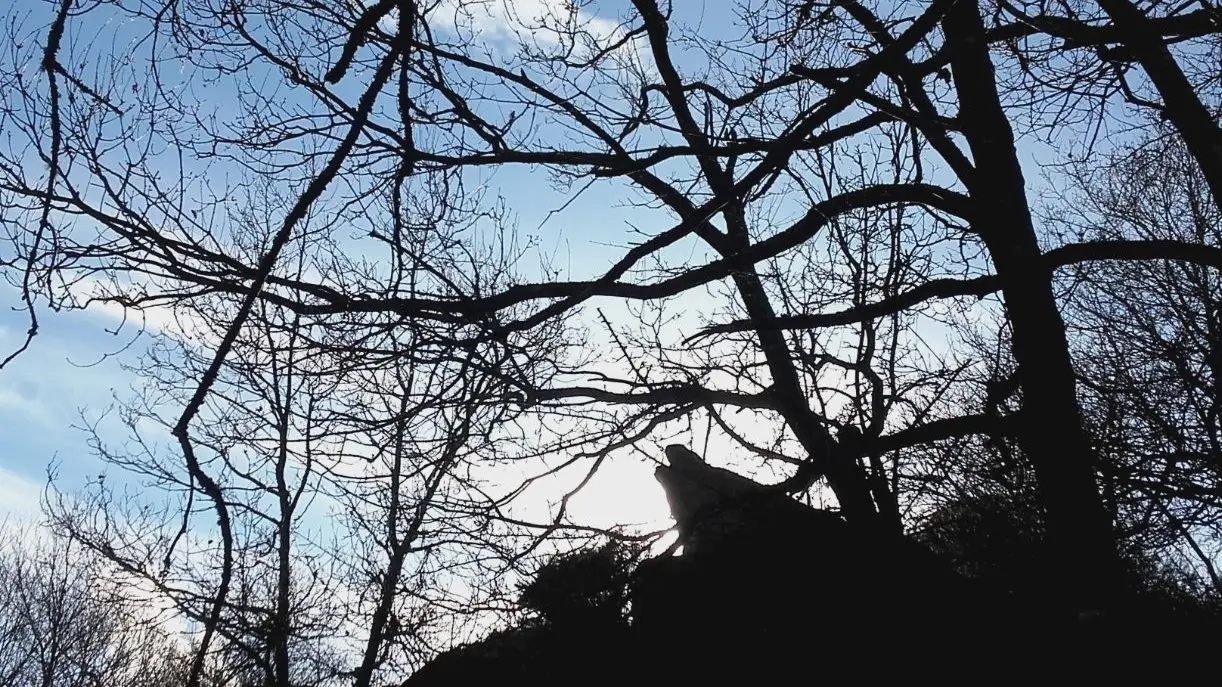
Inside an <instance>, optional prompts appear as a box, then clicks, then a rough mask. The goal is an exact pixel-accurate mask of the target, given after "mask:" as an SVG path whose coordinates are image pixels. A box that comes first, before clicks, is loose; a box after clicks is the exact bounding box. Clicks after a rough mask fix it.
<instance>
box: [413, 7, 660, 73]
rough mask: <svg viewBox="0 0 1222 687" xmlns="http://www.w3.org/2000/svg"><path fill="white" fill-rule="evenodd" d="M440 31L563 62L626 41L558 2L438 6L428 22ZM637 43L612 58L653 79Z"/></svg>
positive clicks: (607, 24)
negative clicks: (536, 51)
mask: <svg viewBox="0 0 1222 687" xmlns="http://www.w3.org/2000/svg"><path fill="white" fill-rule="evenodd" d="M428 18H429V21H430V23H431V24H432V25H433V26H434V27H435V28H438V29H441V30H443V31H446V32H449V33H452V34H455V35H458V36H461V37H463V38H469V39H474V40H478V41H480V42H482V43H484V44H486V45H489V46H492V47H498V46H499V47H503V48H510V49H512V47H516V46H531V47H535V48H540V49H548V48H560V49H562V51H563V52H566V53H567V54H566V57H568V58H570V59H574V60H582V59H586V58H588V57H591V56H593V55H594V54H595V53H596V52H602V51H603V50H605V49H607V48H610V47H611V46H612V45H614V44H615V43H617V42H619V41H621V40H622V39H623V38H624V35H625V31H624V27H623V25H622V24H621V23H620V22H618V21H615V20H612V19H607V18H606V17H601V16H598V15H596V14H593V13H591V12H589V11H587V10H585V9H582V8H580V7H577V6H576V4H575V3H568V2H557V1H556V0H484V1H483V2H472V1H471V0H441V2H439V3H438V4H437V5H436V7H435V8H434V9H433V11H432V12H431V13H430V14H429V16H428ZM642 48H643V46H642V45H641V44H640V43H639V39H636V40H630V41H627V42H626V43H625V44H624V45H622V46H620V47H619V48H617V49H616V50H615V51H613V53H612V55H611V56H612V57H613V58H615V59H617V60H619V61H620V62H621V64H622V65H624V66H627V65H631V66H633V67H635V68H637V69H639V70H642V71H643V72H644V73H653V63H652V60H650V59H649V55H648V51H647V50H643V49H642Z"/></svg>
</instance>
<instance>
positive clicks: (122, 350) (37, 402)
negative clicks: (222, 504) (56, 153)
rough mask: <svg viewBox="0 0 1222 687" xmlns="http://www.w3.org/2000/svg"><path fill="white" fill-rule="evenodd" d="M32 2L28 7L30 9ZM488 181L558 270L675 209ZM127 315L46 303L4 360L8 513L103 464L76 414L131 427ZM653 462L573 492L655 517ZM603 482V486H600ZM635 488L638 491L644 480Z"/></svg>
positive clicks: (523, 179)
mask: <svg viewBox="0 0 1222 687" xmlns="http://www.w3.org/2000/svg"><path fill="white" fill-rule="evenodd" d="M539 2H542V0H539ZM611 5H612V4H611V3H608V7H604V8H603V9H605V10H609V11H608V15H607V16H612V15H613V14H614V12H615V9H614V7H613V6H611ZM10 7H11V9H12V11H13V13H14V14H15V15H17V16H23V15H24V16H25V17H26V20H27V24H26V25H27V27H31V28H32V27H37V26H39V25H40V24H43V23H45V21H46V20H47V19H48V18H49V16H50V14H49V5H48V4H47V3H44V2H39V1H37V0H17V1H16V4H15V5H12V6H10ZM489 7H491V8H492V9H493V12H492V13H491V14H490V15H489V16H487V17H484V16H480V17H476V19H475V22H476V24H477V25H478V26H479V27H480V28H481V29H482V30H483V31H484V33H485V34H486V35H487V36H489V40H490V42H492V43H495V42H497V41H498V40H508V36H509V35H510V34H509V32H508V30H507V29H506V28H505V25H504V23H505V17H504V16H502V13H501V12H500V11H499V10H497V9H496V5H495V4H493V5H489ZM518 7H519V9H520V10H521V11H523V12H530V11H532V7H531V3H530V2H520V3H518ZM27 11H28V12H29V13H30V14H28V15H26V14H25V13H26V12H27ZM534 11H537V9H536V10H534ZM601 11H602V9H600V12H601ZM93 16H94V17H96V16H97V15H93ZM588 16H589V15H588ZM96 21H97V20H96V19H95V18H91V20H90V22H89V23H88V24H84V23H82V22H76V23H72V24H70V25H69V30H70V35H69V38H68V41H69V42H71V41H72V40H88V41H92V40H93V39H94V38H95V36H101V37H103V41H102V42H101V43H102V45H103V49H112V50H113V49H117V50H120V51H121V50H124V49H126V48H125V43H124V39H118V40H116V39H114V38H113V36H127V37H129V38H130V35H131V34H130V32H128V31H127V30H126V28H125V27H123V26H120V25H117V24H116V23H115V22H108V24H107V26H105V27H104V28H101V29H99V27H98V26H96V25H95V24H96ZM593 21H594V26H595V27H596V28H597V27H601V28H600V29H599V30H605V31H610V30H611V29H612V27H613V26H614V22H610V21H606V20H602V19H593ZM94 32H96V33H94ZM39 42H41V37H40V38H39ZM109 46H114V47H109ZM26 66H27V69H26V70H25V75H26V77H27V78H33V79H40V78H43V77H42V75H41V74H40V73H39V72H38V71H37V64H36V63H30V64H27V65H26ZM221 107H223V104H222V105H221ZM486 182H487V183H488V185H489V186H490V187H492V188H494V189H496V191H497V192H499V193H500V194H502V195H503V196H505V198H506V200H507V202H508V204H509V206H510V208H511V209H512V210H513V213H514V216H515V218H516V220H517V226H518V229H519V231H520V232H522V233H523V234H530V235H537V236H538V237H539V250H538V254H539V256H540V259H541V260H546V261H548V262H549V263H551V265H552V266H553V267H556V268H559V269H561V270H562V278H563V277H574V278H580V277H582V276H588V275H590V274H593V273H596V272H597V271H599V270H601V269H602V268H605V267H606V266H607V265H609V264H610V262H611V261H612V260H613V259H614V258H615V257H616V256H617V254H618V253H619V252H621V251H620V250H619V249H618V248H616V249H608V247H607V244H608V242H611V243H615V244H616V246H617V247H618V246H621V245H623V242H622V238H617V237H623V236H624V229H625V227H626V224H625V223H626V222H627V221H629V220H630V221H631V222H632V223H633V224H634V225H635V226H638V227H648V226H649V225H650V224H651V223H658V222H666V221H668V220H667V218H666V217H665V216H664V215H660V214H658V213H647V212H641V211H639V210H635V209H632V208H628V207H625V206H624V204H623V203H622V202H621V201H620V199H619V198H618V197H617V194H616V189H615V188H614V187H612V186H611V185H608V184H603V185H600V186H598V187H596V188H594V189H592V190H590V191H588V192H586V193H585V194H583V195H582V196H581V197H579V198H576V199H571V198H569V197H568V196H567V194H564V193H561V192H557V191H556V190H554V189H553V188H551V186H550V184H549V183H548V181H547V179H546V177H545V175H544V174H543V173H542V172H540V171H539V170H535V169H529V168H524V167H516V168H510V169H501V170H490V171H489V174H488V176H487V177H486ZM570 201H571V202H570ZM566 202H568V203H569V204H568V206H567V207H566V208H565V211H564V213H563V214H561V215H557V216H552V217H550V218H549V217H548V212H547V211H548V210H551V209H559V208H560V207H561V206H562V205H565V203H566ZM545 220H546V221H545ZM520 267H521V269H522V270H524V271H526V272H527V273H529V272H530V271H532V270H534V269H537V267H538V265H537V264H532V262H531V261H529V260H528V261H526V262H524V263H523V264H522V265H521V266H520ZM20 306H21V303H20V298H19V292H18V290H17V289H16V288H14V287H12V286H11V285H8V284H4V285H0V352H3V353H4V354H7V352H9V351H11V350H13V349H15V348H16V347H17V346H19V345H20V343H21V341H22V339H23V337H24V332H25V330H26V328H27V327H28V320H27V317H26V314H25V313H24V311H23V310H22V309H21V307H20ZM121 316H122V315H121V313H119V312H117V311H115V310H114V309H107V310H104V311H103V310H99V309H91V310H89V311H86V312H66V313H55V312H50V311H47V310H46V309H45V308H44V309H41V310H40V311H39V321H40V329H39V334H38V336H37V337H36V338H35V340H34V342H33V345H32V346H31V347H30V349H29V350H28V351H26V352H25V353H24V354H23V355H22V356H21V357H20V358H19V359H17V360H15V361H14V362H13V363H11V364H10V365H9V366H8V367H7V368H6V369H4V370H2V371H0V518H2V517H3V516H4V514H6V513H7V514H9V515H11V516H19V517H23V518H24V517H31V516H33V514H34V511H35V510H36V507H37V502H38V497H39V491H40V490H41V488H42V485H43V484H44V482H45V478H46V473H47V469H48V466H49V465H51V464H55V465H56V467H57V471H58V473H59V475H60V478H61V480H62V484H63V485H64V486H65V487H66V488H69V489H71V487H72V486H73V485H74V484H79V483H80V482H81V481H82V480H86V479H90V478H93V477H94V476H96V475H97V474H98V472H99V471H101V470H102V469H103V466H102V464H101V462H100V461H99V460H98V459H96V458H95V457H93V456H92V455H91V452H90V449H89V446H88V443H87V438H88V435H87V434H86V433H85V432H83V431H81V430H79V429H76V428H74V426H75V427H79V426H81V425H82V424H83V423H84V422H92V421H94V420H96V419H98V418H100V417H104V418H105V419H104V420H103V422H102V424H101V425H100V432H101V433H102V435H103V436H105V437H107V438H109V439H111V440H113V441H122V440H123V439H124V438H125V429H124V428H123V427H121V426H120V425H119V423H118V422H117V421H116V418H115V417H114V415H113V413H112V414H110V415H109V416H106V411H107V409H109V408H111V407H112V406H113V404H114V399H115V397H116V396H118V397H128V396H130V395H131V394H132V393H134V390H133V387H134V386H135V385H137V384H139V379H138V378H137V377H136V376H135V375H133V374H132V373H130V372H128V371H125V370H124V369H123V367H122V363H124V362H128V363H131V362H134V361H135V360H136V358H137V357H138V356H139V355H140V353H141V351H142V350H143V349H144V346H145V345H146V344H147V342H148V338H147V337H143V336H138V335H137V334H138V326H133V323H131V322H129V323H128V324H127V325H126V327H125V328H124V329H123V330H122V331H121V332H120V333H119V334H118V335H115V334H114V333H113V330H114V329H115V328H116V327H117V326H118V325H119V323H120V321H121ZM650 471H651V466H649V465H647V464H645V463H640V462H636V463H633V462H628V461H621V462H620V463H617V464H615V465H614V466H612V467H610V468H609V469H607V470H606V472H605V474H602V475H600V477H599V479H598V480H597V481H596V484H595V485H594V486H595V487H596V488H595V489H592V490H590V492H591V493H590V494H589V496H588V497H587V498H585V499H583V501H582V502H581V503H578V504H576V506H577V510H578V513H580V512H581V511H582V510H587V511H590V513H591V515H592V516H593V517H595V518H598V516H599V515H600V514H605V513H607V512H610V511H611V510H616V509H620V510H626V511H629V512H633V511H635V512H645V513H649V514H650V515H649V517H650V519H654V518H656V516H657V515H659V514H660V513H662V512H663V511H664V504H663V503H662V499H661V492H660V490H658V489H656V488H655V485H653V480H652V479H651V477H650ZM111 478H112V479H113V478H114V476H113V475H112V476H111ZM625 481H627V482H632V483H640V482H642V481H644V482H645V484H646V492H647V493H652V498H651V499H645V500H648V501H650V504H648V505H646V504H644V503H642V504H639V505H638V506H636V507H629V508H624V504H622V503H620V501H622V499H621V498H620V497H619V496H617V494H622V493H623V491H624V490H623V489H622V484H623V483H624V482H625ZM600 485H605V488H602V489H600V488H597V487H599V486H600ZM650 490H652V492H650ZM632 491H633V492H635V493H638V494H640V493H641V492H640V490H639V489H634V490H632ZM583 504H589V505H588V506H585V505H583ZM598 519H601V518H598ZM630 519H636V518H632V517H631V516H630Z"/></svg>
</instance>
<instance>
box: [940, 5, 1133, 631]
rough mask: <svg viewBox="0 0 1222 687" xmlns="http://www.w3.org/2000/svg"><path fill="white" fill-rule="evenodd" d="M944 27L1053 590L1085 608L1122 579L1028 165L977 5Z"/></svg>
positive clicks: (958, 11) (1105, 601)
mask: <svg viewBox="0 0 1222 687" xmlns="http://www.w3.org/2000/svg"><path fill="white" fill-rule="evenodd" d="M944 28H945V32H946V40H947V43H948V44H950V45H951V46H952V47H953V50H954V56H953V58H952V63H951V64H952V68H953V71H954V80H955V86H956V90H957V91H958V94H959V106H960V109H959V124H960V126H961V128H962V131H963V134H964V136H965V137H966V139H967V142H968V145H969V146H970V147H971V151H972V157H973V159H974V163H975V172H974V174H973V177H972V178H970V179H966V180H965V182H967V184H968V186H969V189H970V191H971V197H972V200H973V201H974V205H975V208H976V210H975V217H974V219H973V221H974V223H975V228H976V229H978V230H979V232H980V234H981V236H982V237H983V240H984V242H985V245H986V247H987V248H988V250H989V253H990V255H991V257H992V260H993V264H994V268H995V269H996V271H997V275H998V277H999V278H1000V281H1001V284H1002V296H1003V298H1004V299H1005V306H1006V313H1007V315H1008V316H1009V319H1010V324H1011V327H1012V338H1013V341H1012V346H1013V351H1014V357H1015V359H1016V361H1017V362H1018V365H1019V369H1020V380H1021V383H1022V389H1023V410H1022V419H1021V422H1022V425H1023V426H1022V428H1021V431H1020V432H1019V433H1018V436H1019V444H1020V446H1021V447H1022V449H1023V451H1024V453H1026V455H1027V457H1028V459H1029V460H1030V461H1031V463H1032V466H1033V467H1034V468H1035V471H1036V476H1037V478H1038V480H1039V483H1040V489H1041V494H1042V497H1043V500H1044V505H1045V507H1046V509H1047V516H1048V529H1049V532H1048V535H1049V539H1050V542H1049V543H1050V545H1051V546H1052V547H1053V549H1054V554H1055V557H1056V560H1057V561H1058V562H1059V564H1060V565H1061V566H1062V569H1061V570H1059V571H1055V572H1056V573H1057V575H1058V577H1059V578H1060V579H1059V580H1058V584H1056V585H1053V586H1052V588H1053V589H1056V590H1057V592H1058V593H1059V594H1063V595H1064V598H1063V599H1062V601H1064V602H1065V603H1068V604H1071V605H1072V606H1073V607H1076V608H1077V609H1079V610H1084V609H1087V608H1100V607H1105V606H1107V605H1109V599H1110V597H1111V596H1112V594H1113V593H1115V592H1116V591H1118V585H1119V582H1120V564H1119V558H1118V556H1117V554H1116V548H1115V539H1114V536H1113V531H1112V526H1111V520H1110V517H1109V516H1108V514H1107V512H1106V510H1105V509H1104V508H1103V505H1102V501H1101V499H1100V498H1099V494H1098V490H1097V486H1096V483H1095V474H1094V462H1095V461H1094V452H1093V450H1092V447H1091V444H1090V441H1089V438H1088V436H1087V434H1086V432H1085V430H1084V429H1083V427H1082V420H1081V414H1080V410H1079V408H1078V403H1077V395H1076V391H1075V382H1074V372H1073V367H1072V363H1071V361H1070V357H1069V346H1068V342H1067V340H1066V336H1065V323H1064V321H1063V320H1062V319H1061V315H1060V311H1059V310H1058V308H1057V303H1056V300H1055V297H1054V295H1053V292H1052V281H1051V275H1050V274H1049V272H1048V271H1047V270H1046V269H1045V268H1043V267H1042V266H1041V264H1042V261H1041V259H1040V249H1039V244H1038V242H1037V241H1036V234H1035V229H1034V227H1033V225H1032V220H1031V212H1030V208H1029V207H1028V205H1027V195H1026V187H1025V182H1024V180H1023V174H1022V166H1021V164H1020V163H1019V160H1018V155H1017V151H1016V150H1015V145H1014V133H1013V131H1012V129H1011V128H1010V124H1009V121H1008V120H1007V118H1006V116H1005V112H1004V111H1003V109H1002V107H1001V101H1000V98H999V96H998V93H997V83H996V80H995V76H994V72H993V65H992V62H991V59H990V57H989V53H988V45H987V43H986V42H985V40H984V26H983V23H982V21H981V18H980V12H979V6H978V4H977V3H976V2H973V1H970V0H963V1H961V2H959V3H956V5H955V6H954V8H953V9H951V11H950V12H949V13H948V14H947V17H946V19H945V24H944ZM1050 572H1053V571H1050ZM1062 583H1063V584H1062Z"/></svg>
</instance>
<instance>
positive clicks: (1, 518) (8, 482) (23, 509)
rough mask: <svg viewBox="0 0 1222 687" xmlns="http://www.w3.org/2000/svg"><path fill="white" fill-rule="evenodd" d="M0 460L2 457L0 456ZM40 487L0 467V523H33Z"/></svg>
mask: <svg viewBox="0 0 1222 687" xmlns="http://www.w3.org/2000/svg"><path fill="white" fill-rule="evenodd" d="M0 460H3V457H2V456H0ZM41 493H42V485H41V484H40V483H38V482H35V481H33V480H29V479H26V478H25V477H22V476H21V475H18V474H17V473H15V472H12V471H11V470H6V469H5V468H4V466H2V465H0V522H9V523H13V522H17V523H22V522H33V521H34V520H36V519H37V518H38V505H39V499H40V497H41Z"/></svg>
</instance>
